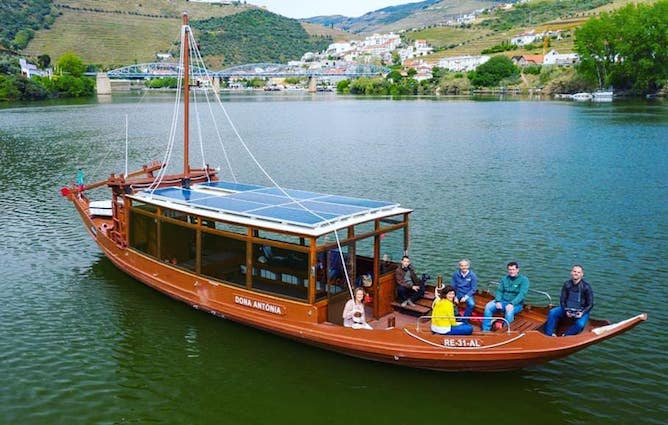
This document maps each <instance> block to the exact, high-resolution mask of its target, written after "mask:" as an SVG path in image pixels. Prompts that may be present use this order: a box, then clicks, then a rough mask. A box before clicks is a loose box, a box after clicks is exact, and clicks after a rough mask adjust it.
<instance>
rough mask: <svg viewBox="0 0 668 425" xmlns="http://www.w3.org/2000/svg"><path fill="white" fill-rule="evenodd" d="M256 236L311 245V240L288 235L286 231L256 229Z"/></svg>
mask: <svg viewBox="0 0 668 425" xmlns="http://www.w3.org/2000/svg"><path fill="white" fill-rule="evenodd" d="M255 236H256V237H258V238H262V239H268V240H272V241H278V242H285V243H289V244H292V245H301V246H309V240H308V239H306V238H303V237H299V236H293V235H286V234H284V233H275V232H269V231H266V230H259V229H258V230H256V232H255Z"/></svg>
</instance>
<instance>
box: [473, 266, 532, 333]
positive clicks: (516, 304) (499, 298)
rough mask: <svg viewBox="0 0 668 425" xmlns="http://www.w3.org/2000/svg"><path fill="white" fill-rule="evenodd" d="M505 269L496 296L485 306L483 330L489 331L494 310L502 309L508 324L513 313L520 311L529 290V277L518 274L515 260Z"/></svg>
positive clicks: (518, 270) (513, 315) (518, 268)
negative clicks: (504, 274) (505, 272)
mask: <svg viewBox="0 0 668 425" xmlns="http://www.w3.org/2000/svg"><path fill="white" fill-rule="evenodd" d="M507 270H508V275H507V276H504V277H503V278H501V281H500V282H499V288H498V289H497V290H496V296H495V297H494V299H493V300H492V301H490V302H488V303H487V305H486V306H485V317H484V319H483V321H482V330H483V331H489V330H490V329H491V328H492V319H491V317H492V315H493V314H494V313H495V312H497V311H503V312H504V317H505V319H506V322H507V323H508V324H509V323H511V322H512V321H513V320H515V315H516V314H517V313H519V312H520V311H522V307H523V305H524V297H526V295H527V292H529V279H528V278H527V277H526V276H524V275H523V274H520V266H519V264H517V263H516V262H515V261H511V262H510V263H508V265H507Z"/></svg>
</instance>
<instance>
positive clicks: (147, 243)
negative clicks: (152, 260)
mask: <svg viewBox="0 0 668 425" xmlns="http://www.w3.org/2000/svg"><path fill="white" fill-rule="evenodd" d="M130 246H131V247H132V248H134V249H136V250H138V251H141V252H143V253H145V254H148V255H150V256H153V257H157V256H158V220H157V219H156V218H155V217H151V216H148V215H145V214H142V213H139V212H137V211H135V209H134V208H132V209H130Z"/></svg>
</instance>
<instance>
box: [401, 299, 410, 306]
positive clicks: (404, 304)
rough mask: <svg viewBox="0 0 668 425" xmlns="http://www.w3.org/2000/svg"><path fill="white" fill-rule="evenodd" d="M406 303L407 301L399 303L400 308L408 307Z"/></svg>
mask: <svg viewBox="0 0 668 425" xmlns="http://www.w3.org/2000/svg"><path fill="white" fill-rule="evenodd" d="M408 301H409V300H406V301H404V302H402V303H401V306H402V307H406V306H407V305H408Z"/></svg>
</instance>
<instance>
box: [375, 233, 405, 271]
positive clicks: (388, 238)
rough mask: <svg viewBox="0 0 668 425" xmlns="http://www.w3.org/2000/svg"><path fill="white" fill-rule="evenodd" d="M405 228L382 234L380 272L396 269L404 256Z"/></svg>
mask: <svg viewBox="0 0 668 425" xmlns="http://www.w3.org/2000/svg"><path fill="white" fill-rule="evenodd" d="M404 232H405V229H403V228H401V229H397V230H393V231H391V232H386V233H382V234H381V235H380V274H381V275H382V274H387V273H391V272H393V271H394V269H396V268H397V266H398V265H399V263H400V262H401V257H403V256H404Z"/></svg>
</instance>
